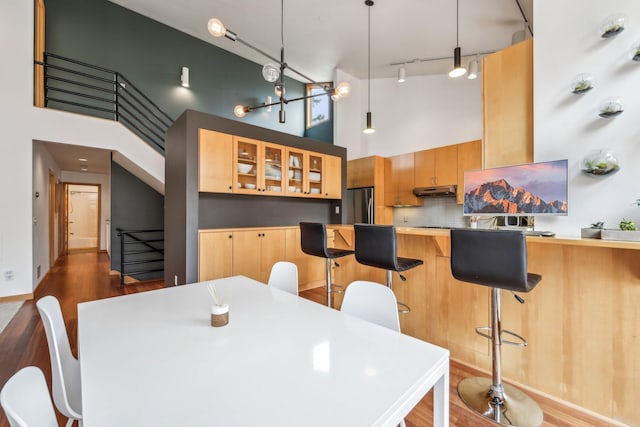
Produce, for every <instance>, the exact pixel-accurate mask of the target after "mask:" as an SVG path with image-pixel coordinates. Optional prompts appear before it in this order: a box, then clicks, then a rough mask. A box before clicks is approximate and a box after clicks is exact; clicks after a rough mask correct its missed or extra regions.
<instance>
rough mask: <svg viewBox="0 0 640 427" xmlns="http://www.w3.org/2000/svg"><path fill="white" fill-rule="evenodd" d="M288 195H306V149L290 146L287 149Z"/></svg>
mask: <svg viewBox="0 0 640 427" xmlns="http://www.w3.org/2000/svg"><path fill="white" fill-rule="evenodd" d="M287 158H288V160H287V189H286V190H287V191H286V194H287V196H298V197H303V196H305V194H304V193H305V192H306V189H305V187H306V186H305V182H304V178H305V174H304V168H305V166H306V156H305V151H304V150H296V149H291V148H289V149H288V150H287Z"/></svg>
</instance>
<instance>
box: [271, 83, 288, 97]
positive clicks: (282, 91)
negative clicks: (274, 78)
mask: <svg viewBox="0 0 640 427" xmlns="http://www.w3.org/2000/svg"><path fill="white" fill-rule="evenodd" d="M274 90H275V93H276V96H277V97H278V98H282V97H283V96H284V94H285V93H287V91H286V89H285V88H284V82H280V83H278V84H276V87H275V89H274Z"/></svg>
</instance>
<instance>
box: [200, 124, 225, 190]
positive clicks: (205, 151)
mask: <svg viewBox="0 0 640 427" xmlns="http://www.w3.org/2000/svg"><path fill="white" fill-rule="evenodd" d="M232 153H233V136H232V135H229V134H227V133H221V132H215V131H212V130H207V129H198V191H204V192H211V193H231V192H233V170H232V164H231V161H230V159H231V158H232Z"/></svg>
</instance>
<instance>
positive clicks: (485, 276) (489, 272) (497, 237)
mask: <svg viewBox="0 0 640 427" xmlns="http://www.w3.org/2000/svg"><path fill="white" fill-rule="evenodd" d="M451 273H452V274H453V277H455V278H456V279H458V280H461V281H463V282H470V283H475V284H478V285H484V286H489V287H492V288H500V289H507V290H511V291H516V292H529V291H530V290H531V289H533V287H534V286H535V285H536V284H537V283H538V281H539V280H540V279H541V277H540V276H539V275H537V274H530V273H527V242H526V237H525V235H524V233H523V232H521V231H516V230H472V229H454V230H451Z"/></svg>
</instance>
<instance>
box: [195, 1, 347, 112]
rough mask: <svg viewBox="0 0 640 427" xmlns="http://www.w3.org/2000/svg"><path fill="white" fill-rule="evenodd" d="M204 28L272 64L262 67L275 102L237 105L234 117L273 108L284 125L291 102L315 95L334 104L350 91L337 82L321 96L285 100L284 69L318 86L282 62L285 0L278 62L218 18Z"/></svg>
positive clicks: (328, 86)
mask: <svg viewBox="0 0 640 427" xmlns="http://www.w3.org/2000/svg"><path fill="white" fill-rule="evenodd" d="M207 29H208V30H209V34H211V35H212V36H214V37H225V38H227V39H229V40H231V41H233V42H239V43H241V44H242V45H244V46H246V47H248V48H250V49H252V50H254V51H255V52H257V53H259V54H260V55H262V56H264V57H266V58H268V59H269V60H270V61H271V62H269V63H267V64H265V65H264V66H263V67H262V77H263V78H264V79H265V80H266V81H268V82H269V83H273V84H274V92H275V95H276V96H277V97H278V101H277V102H271V101H270V97H268V98H267V99H268V101H267V102H265V103H264V104H261V105H256V106H245V105H236V106H235V107H234V108H233V114H235V116H236V117H240V118H242V117H244V116H246V115H247V113H250V112H251V111H254V110H257V109H260V108H267V109H268V111H270V110H271V107H272V106H274V105H279V106H280V112H279V114H278V118H279V121H280V123H285V122H286V113H285V111H284V106H285V105H286V104H288V103H290V102H294V101H301V100H304V99H308V98H314V97H316V96H330V97H331V99H332V100H333V101H338V100H339V99H340V98H343V97H345V96H347V95H348V94H349V92H350V91H351V86H350V85H349V84H348V83H340V84H339V85H338V86H337V87H333V86H332V85H325V86H324V93H316V94H315V95H307V96H301V97H298V98H292V99H287V98H286V89H285V83H284V72H285V70H289V71H291V72H292V73H295V74H297V75H298V76H300V77H302V78H303V79H304V80H307V81H308V82H309V83H314V84H318V85H319V83H318V82H316V81H315V80H313V79H312V78H310V77H308V76H306V75H304V74H302V73H301V72H300V71H298V70H296V69H295V68H292V67H291V66H290V65H289V64H287V63H286V62H285V60H284V0H281V2H280V39H281V45H280V59H277V58H274V57H273V56H271V55H269V54H268V53H266V52H264V51H263V50H260V49H258V48H257V47H255V46H253V45H251V44H250V43H248V42H246V41H244V40H242V39H241V38H240V37H239V36H238V35H237V34H236V33H234V32H233V31H230V30H229V29H227V28H226V27H225V26H224V24H222V22H221V21H220V20H219V19H217V18H211V19H210V20H209V22H208V23H207Z"/></svg>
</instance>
